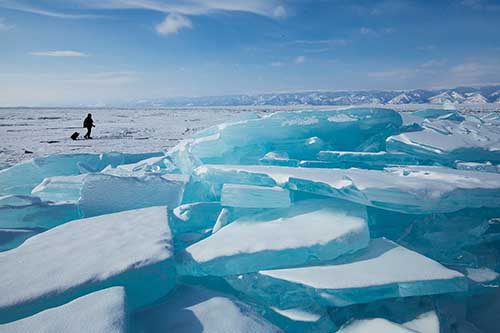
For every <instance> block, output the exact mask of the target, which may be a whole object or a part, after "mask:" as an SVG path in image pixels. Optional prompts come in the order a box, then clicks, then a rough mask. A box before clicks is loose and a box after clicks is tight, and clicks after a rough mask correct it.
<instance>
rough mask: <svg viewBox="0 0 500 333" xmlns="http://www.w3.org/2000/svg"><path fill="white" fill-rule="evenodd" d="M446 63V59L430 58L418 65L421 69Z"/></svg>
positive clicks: (441, 65)
mask: <svg viewBox="0 0 500 333" xmlns="http://www.w3.org/2000/svg"><path fill="white" fill-rule="evenodd" d="M446 63H447V61H446V59H432V60H429V61H426V62H424V63H421V64H420V66H419V67H420V68H423V69H426V68H436V67H443V66H444V65H446Z"/></svg>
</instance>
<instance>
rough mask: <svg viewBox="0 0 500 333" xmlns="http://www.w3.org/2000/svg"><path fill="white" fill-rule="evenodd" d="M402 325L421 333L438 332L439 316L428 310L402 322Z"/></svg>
mask: <svg viewBox="0 0 500 333" xmlns="http://www.w3.org/2000/svg"><path fill="white" fill-rule="evenodd" d="M403 326H404V327H407V328H409V329H412V330H414V331H417V332H421V333H439V332H440V324H439V318H438V316H437V314H436V312H435V311H429V312H426V313H423V314H421V315H419V316H418V317H417V318H415V319H413V320H411V321H408V322H406V323H404V324H403Z"/></svg>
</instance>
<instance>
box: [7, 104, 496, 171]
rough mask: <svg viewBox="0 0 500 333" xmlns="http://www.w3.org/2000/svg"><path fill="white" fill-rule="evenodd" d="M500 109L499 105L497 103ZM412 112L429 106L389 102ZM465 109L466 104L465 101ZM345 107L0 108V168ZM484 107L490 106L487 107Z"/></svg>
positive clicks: (158, 146)
mask: <svg viewBox="0 0 500 333" xmlns="http://www.w3.org/2000/svg"><path fill="white" fill-rule="evenodd" d="M494 106H495V107H496V108H498V107H499V106H498V105H494ZM386 107H390V108H397V109H399V110H401V111H411V110H415V109H421V108H425V107H428V105H401V106H397V105H393V106H386ZM461 107H462V108H463V107H464V106H461ZM335 108H344V107H332V106H322V107H312V106H280V107H273V106H250V107H217V108H215V107H211V108H162V109H110V108H106V109H85V108H0V138H1V144H0V169H1V168H5V167H7V166H11V165H13V164H15V163H18V162H20V161H23V160H26V159H29V158H32V157H39V156H47V155H50V154H56V153H101V152H109V151H121V152H131V153H132V152H153V151H163V150H166V149H167V148H169V147H172V146H174V145H175V144H176V143H177V142H178V141H179V140H181V139H183V138H185V137H189V136H190V135H191V134H192V133H194V132H196V131H199V130H201V129H203V128H206V127H209V126H212V125H216V124H219V123H223V122H229V121H235V120H238V118H241V117H243V116H244V115H245V113H247V112H256V113H258V114H265V113H270V112H275V111H283V110H288V111H291V110H304V109H335ZM485 108H486V109H485ZM493 110H496V109H491V107H485V106H476V107H474V106H468V108H467V109H466V110H465V111H468V112H482V111H493ZM89 112H90V113H92V115H93V118H94V121H95V124H96V128H95V129H94V131H93V133H92V136H93V138H94V140H77V141H73V140H71V139H70V136H71V134H72V133H73V132H79V133H80V136H81V137H83V135H84V134H85V132H86V130H85V129H83V128H82V123H83V119H84V118H85V116H86V115H87V113H89Z"/></svg>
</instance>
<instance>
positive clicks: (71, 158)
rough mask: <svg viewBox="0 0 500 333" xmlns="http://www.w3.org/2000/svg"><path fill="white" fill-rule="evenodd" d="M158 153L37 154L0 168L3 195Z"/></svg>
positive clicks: (28, 191) (132, 161)
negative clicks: (38, 155)
mask: <svg viewBox="0 0 500 333" xmlns="http://www.w3.org/2000/svg"><path fill="white" fill-rule="evenodd" d="M158 155H159V153H144V154H126V153H118V152H110V153H104V154H60V155H51V156H47V157H39V158H34V159H31V160H29V161H26V162H23V163H19V164H16V165H14V166H12V167H10V168H7V169H4V170H0V195H2V194H29V193H30V192H31V190H32V189H33V188H34V187H35V186H36V185H38V184H40V183H41V182H42V180H43V179H44V178H47V177H52V176H71V175H78V174H81V173H87V172H98V171H100V170H102V169H103V168H104V167H106V166H107V165H112V166H117V165H120V164H125V163H134V162H137V161H140V160H142V159H145V158H149V157H152V156H158Z"/></svg>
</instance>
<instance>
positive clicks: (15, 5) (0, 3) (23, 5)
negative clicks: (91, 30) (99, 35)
mask: <svg viewBox="0 0 500 333" xmlns="http://www.w3.org/2000/svg"><path fill="white" fill-rule="evenodd" d="M0 8H7V9H11V10H17V11H21V12H26V13H31V14H37V15H42V16H48V17H54V18H60V19H72V20H79V19H97V18H103V17H105V16H103V15H93V14H71V13H63V12H60V11H54V10H50V9H46V8H40V7H35V6H33V5H31V4H30V3H29V2H26V1H11V0H0Z"/></svg>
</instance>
